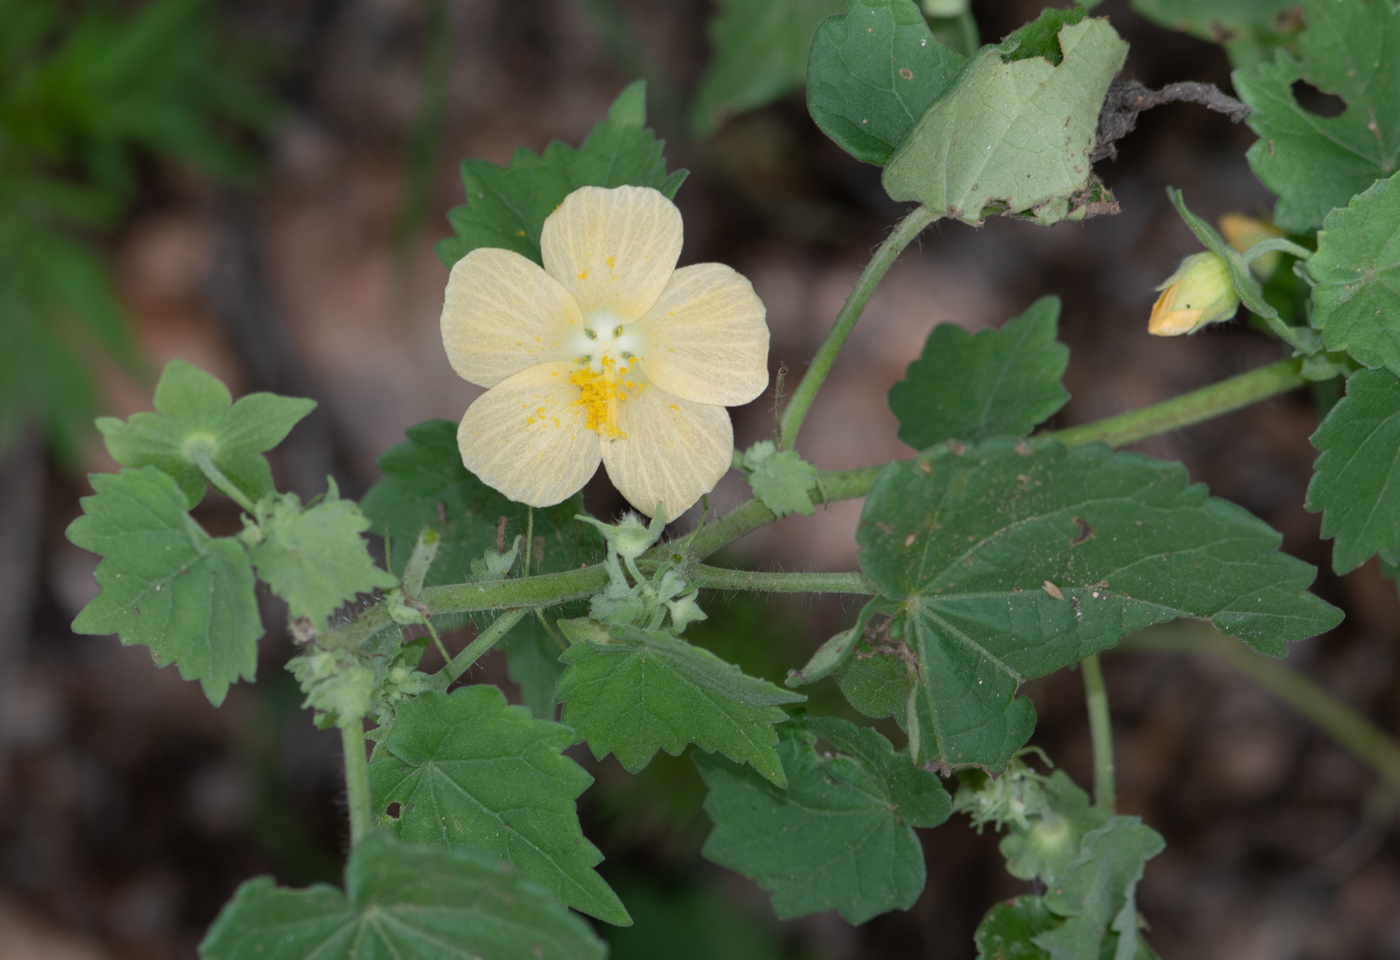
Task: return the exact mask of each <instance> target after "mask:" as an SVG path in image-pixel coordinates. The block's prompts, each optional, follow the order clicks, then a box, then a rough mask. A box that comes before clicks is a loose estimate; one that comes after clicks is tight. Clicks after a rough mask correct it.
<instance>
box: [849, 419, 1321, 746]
mask: <svg viewBox="0 0 1400 960" xmlns="http://www.w3.org/2000/svg"><path fill="white" fill-rule="evenodd" d="M856 538H857V542H858V543H859V545H860V564H861V567H862V569H864V571H865V573H866V575H867V576H868V577H869V578H870V580H871V582H872V583H873V584H874V585H875V586H876V588H877V589H878V590H879V591H880V594H881V596H882V597H883V598H884V600H885V601H886V602H888V603H891V604H898V605H899V613H898V615H897V616H896V617H895V618H894V620H893V621H892V622H891V623H890V624H889V625H888V627H887V628H886V630H885V635H884V637H883V639H880V641H879V642H880V643H881V644H883V646H882V649H881V651H872V652H884V653H887V654H889V655H888V656H884V657H874V658H868V659H862V658H861V653H862V652H863V651H858V652H857V655H856V656H855V657H853V658H852V659H851V660H850V661H848V662H847V665H846V668H845V669H846V670H848V671H849V670H851V669H857V670H862V669H868V667H866V666H865V665H866V664H868V663H869V660H870V659H884V660H887V661H891V660H897V661H898V663H897V664H896V665H895V666H896V668H895V669H893V670H892V671H891V672H890V674H889V677H888V682H889V683H891V684H903V689H904V690H905V691H908V690H909V686H908V685H909V683H910V680H909V679H908V677H909V676H910V673H911V670H910V666H911V665H912V667H913V668H914V669H913V671H912V672H913V673H914V674H915V675H917V677H918V678H919V684H918V686H917V688H915V689H916V691H917V692H916V694H915V697H914V699H913V700H912V701H910V711H909V714H908V715H915V716H917V717H918V718H919V728H920V733H921V742H922V749H923V751H924V752H925V753H927V754H928V756H929V757H931V758H932V759H933V760H935V761H937V762H940V763H945V764H949V765H962V764H981V765H984V766H986V767H987V768H989V769H992V770H999V769H1000V768H1001V767H1003V766H1005V764H1006V762H1007V760H1008V758H1009V757H1010V756H1011V754H1012V753H1014V752H1015V751H1016V749H1017V748H1019V747H1020V746H1021V745H1022V744H1023V743H1025V741H1026V738H1027V737H1028V736H1029V735H1030V732H1031V730H1032V729H1033V727H1034V725H1035V710H1034V708H1033V707H1032V706H1031V703H1030V701H1029V700H1026V699H1024V698H1015V692H1016V688H1017V687H1018V686H1019V685H1020V684H1021V683H1022V682H1023V681H1025V680H1028V679H1031V678H1033V677H1039V676H1044V675H1045V674H1047V673H1050V672H1051V671H1054V670H1057V669H1059V668H1060V667H1064V666H1068V665H1069V664H1072V663H1074V662H1076V661H1078V660H1080V659H1082V658H1083V657H1086V656H1088V655H1089V654H1091V653H1095V652H1097V651H1099V650H1103V649H1105V648H1107V647H1111V646H1113V645H1114V644H1115V643H1117V642H1118V639H1119V638H1120V637H1121V636H1123V634H1125V633H1128V632H1130V631H1133V630H1136V629H1139V628H1141V627H1145V626H1148V625H1150V624H1154V623H1162V622H1164V621H1169V620H1174V619H1177V618H1179V617H1200V618H1203V619H1209V620H1211V621H1212V622H1213V623H1214V624H1215V625H1216V626H1217V627H1219V628H1220V629H1221V630H1223V631H1225V632H1226V633H1230V634H1233V635H1235V636H1237V637H1239V638H1240V639H1241V640H1244V641H1245V642H1246V643H1248V644H1250V645H1251V646H1253V647H1254V648H1255V649H1256V650H1259V651H1261V652H1263V653H1268V654H1271V655H1273V656H1282V655H1283V654H1284V652H1285V645H1286V643H1287V642H1288V641H1290V640H1301V639H1303V638H1305V637H1310V636H1314V635H1316V634H1319V633H1322V632H1324V631H1326V630H1330V629H1331V628H1332V627H1334V626H1336V625H1337V624H1338V623H1339V622H1340V621H1341V616H1342V615H1341V611H1339V610H1337V609H1336V608H1334V607H1332V606H1330V605H1328V604H1326V603H1324V602H1323V601H1322V600H1320V599H1318V598H1317V597H1315V596H1313V595H1312V594H1309V593H1306V592H1305V591H1306V590H1307V588H1308V585H1309V584H1311V583H1312V581H1313V577H1314V575H1315V573H1316V571H1315V570H1314V569H1313V568H1312V567H1310V566H1308V565H1307V564H1305V563H1302V562H1301V561H1299V560H1295V559H1293V558H1292V557H1289V556H1286V555H1284V554H1281V553H1278V552H1277V550H1278V545H1279V541H1280V539H1281V538H1280V537H1279V535H1278V534H1277V533H1275V532H1274V531H1273V530H1271V529H1270V528H1269V527H1268V526H1267V525H1265V524H1264V523H1262V522H1261V521H1259V520H1258V519H1257V518H1255V517H1254V516H1252V515H1250V514H1249V513H1248V512H1247V511H1245V510H1244V509H1242V508H1241V507H1238V506H1236V505H1235V504H1233V503H1230V502H1228V501H1225V500H1217V499H1212V498H1211V497H1210V496H1209V495H1208V493H1207V492H1206V489H1205V487H1204V486H1201V485H1199V484H1196V485H1188V484H1187V481H1186V471H1185V469H1184V468H1183V467H1182V466H1181V465H1180V464H1176V463H1164V462H1161V461H1157V460H1152V459H1149V458H1147V457H1143V456H1138V455H1136V454H1129V453H1114V452H1113V451H1111V450H1109V449H1108V448H1107V447H1105V446H1102V445H1094V446H1088V447H1081V448H1079V449H1076V450H1066V449H1065V448H1064V447H1062V446H1061V445H1059V444H1058V443H1056V442H1054V441H1051V440H1020V441H1012V440H1009V439H1007V440H988V441H985V442H984V443H982V444H981V445H980V446H977V447H959V448H957V449H952V448H950V447H948V446H938V447H934V448H932V449H930V450H926V451H924V452H923V453H921V454H919V455H918V456H917V457H915V458H914V459H912V460H904V461H896V462H895V463H892V464H890V465H889V466H887V467H886V468H885V469H884V470H883V471H882V472H881V474H880V477H879V478H878V479H877V480H876V481H875V484H874V486H873V487H872V488H871V490H870V494H869V496H868V497H867V499H866V502H865V508H864V510H863V512H862V514H861V521H860V527H859V529H858V531H857V534H856ZM873 699H874V700H876V701H877V702H878V705H879V706H880V707H882V708H888V707H889V706H890V705H891V703H892V702H893V701H895V700H897V699H900V698H899V696H898V693H897V692H893V691H889V692H884V693H881V694H880V695H879V696H878V697H876V698H873ZM870 705H871V704H869V703H867V706H870ZM886 712H895V713H896V716H900V717H901V719H903V718H904V716H906V715H907V714H905V712H904V711H890V710H886Z"/></svg>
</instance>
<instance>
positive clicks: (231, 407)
mask: <svg viewBox="0 0 1400 960" xmlns="http://www.w3.org/2000/svg"><path fill="white" fill-rule="evenodd" d="M315 407H316V402H315V401H314V400H299V399H295V398H292V397H279V396H277V395H275V394H271V393H251V394H249V395H248V396H246V397H243V398H241V399H240V400H239V401H238V402H237V403H231V398H230V396H229V392H228V388H227V387H225V386H224V385H223V384H222V383H220V382H219V380H218V378H217V377H213V376H211V375H210V374H207V373H205V372H204V371H203V370H200V369H199V368H198V367H195V366H192V365H191V364H188V363H186V362H185V361H183V360H171V361H170V362H169V363H168V364H166V365H165V372H164V373H162V374H161V377H160V383H159V384H157V386H156V395H155V408H156V410H157V411H158V412H156V413H136V414H132V416H131V419H130V420H127V421H126V422H125V423H123V422H122V421H121V420H118V419H117V418H115V417H102V418H100V419H99V420H98V421H97V427H98V429H99V430H101V431H102V434H103V437H104V438H105V439H106V441H107V451H108V452H109V453H110V454H111V455H112V459H113V460H115V461H117V463H120V464H121V465H123V466H126V467H145V466H153V467H157V468H159V469H160V470H162V471H164V472H165V473H168V474H170V476H172V477H174V478H175V482H176V483H178V484H179V485H180V489H181V490H183V491H184V493H185V497H186V498H187V499H188V500H189V502H190V505H191V506H194V505H195V504H197V503H199V501H200V500H201V499H203V497H204V489H205V479H204V474H203V473H202V472H201V471H200V469H199V466H198V464H197V463H196V462H195V459H194V451H195V449H197V448H199V449H203V450H205V451H207V452H208V454H209V458H210V460H211V461H212V462H213V464H214V466H215V467H218V468H219V470H220V471H222V472H223V474H224V475H225V476H226V477H228V478H229V479H230V480H232V481H233V483H234V485H235V486H237V487H238V489H239V490H241V491H242V492H243V493H244V494H245V495H246V496H247V497H248V499H250V500H260V499H262V498H263V497H265V496H267V495H268V494H270V493H272V492H273V487H272V471H271V470H270V469H269V468H268V465H267V458H265V457H264V456H263V455H262V454H263V452H264V451H267V450H271V449H272V448H273V447H275V446H277V444H279V443H281V442H282V441H283V440H284V439H285V438H286V436H287V434H288V433H289V432H291V429H292V427H294V426H296V424H297V422H298V421H299V420H301V419H302V418H303V417H305V416H306V415H307V414H308V413H310V412H311V411H312V410H314V409H315Z"/></svg>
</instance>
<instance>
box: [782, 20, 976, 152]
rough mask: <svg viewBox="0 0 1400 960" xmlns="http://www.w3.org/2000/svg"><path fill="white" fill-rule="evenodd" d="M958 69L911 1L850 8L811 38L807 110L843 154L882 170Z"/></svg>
mask: <svg viewBox="0 0 1400 960" xmlns="http://www.w3.org/2000/svg"><path fill="white" fill-rule="evenodd" d="M963 61H964V57H962V55H960V54H958V53H955V52H953V51H952V50H949V49H948V48H947V47H945V46H943V44H941V43H939V42H938V41H937V40H936V39H934V36H933V32H932V31H930V30H929V27H928V22H927V21H926V20H925V19H924V15H923V13H922V12H921V11H920V10H919V8H918V6H917V5H916V4H915V3H914V2H913V0H850V3H849V4H848V5H847V7H846V13H845V14H844V15H843V16H839V17H830V18H828V19H826V20H824V21H822V23H821V25H820V26H819V27H817V32H816V36H815V37H813V38H812V52H811V56H810V57H809V58H808V60H807V110H808V112H810V113H811V114H812V119H813V120H814V121H816V124H817V126H818V127H820V128H821V130H822V132H823V133H825V134H826V135H827V136H828V137H830V138H831V139H833V140H835V141H836V143H837V144H838V145H839V146H840V147H841V149H843V150H845V151H846V152H847V153H849V154H850V155H851V156H853V157H855V158H856V159H857V160H863V161H865V162H866V163H874V164H879V165H881V166H883V165H884V164H885V163H888V162H889V159H890V157H891V156H892V155H893V154H894V152H895V151H896V150H897V149H899V145H900V144H901V143H903V142H904V139H905V138H906V137H907V136H909V131H911V130H913V129H914V124H916V123H918V121H919V117H921V116H923V113H924V111H925V110H927V109H928V106H929V104H931V103H933V102H934V101H935V100H937V99H938V98H939V97H940V96H942V95H943V94H944V93H945V92H946V91H947V90H948V88H949V87H950V86H952V84H953V81H954V80H955V79H956V78H957V74H958V71H959V70H960V69H961V68H962V65H963Z"/></svg>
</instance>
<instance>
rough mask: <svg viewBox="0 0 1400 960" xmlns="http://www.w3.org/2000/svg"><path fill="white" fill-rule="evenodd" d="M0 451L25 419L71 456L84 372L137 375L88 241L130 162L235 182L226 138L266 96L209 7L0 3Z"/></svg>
mask: <svg viewBox="0 0 1400 960" xmlns="http://www.w3.org/2000/svg"><path fill="white" fill-rule="evenodd" d="M0 25H3V27H0V329H3V331H4V334H5V338H4V339H5V350H4V351H3V352H0V450H3V449H5V448H6V447H7V446H8V445H9V443H10V442H11V441H12V440H13V438H14V436H15V435H16V433H17V431H18V430H19V429H21V428H22V427H23V426H24V425H25V424H27V423H30V422H37V423H39V424H41V425H42V428H43V431H44V434H45V436H46V438H47V441H48V443H49V445H50V448H51V449H52V450H53V451H54V452H55V453H56V454H57V455H58V456H59V457H60V458H61V459H64V460H67V461H70V462H71V461H72V460H73V458H74V457H75V456H76V454H77V452H78V449H79V445H80V443H81V440H82V437H83V436H84V435H85V434H86V433H87V432H88V431H89V430H90V429H91V427H90V424H91V422H92V417H93V414H94V413H95V412H96V408H97V406H98V399H97V388H96V385H95V379H94V364H95V363H96V362H98V361H100V360H101V359H103V358H109V357H110V358H115V359H116V360H117V361H118V362H120V363H121V364H122V365H123V366H125V367H126V368H127V369H128V370H130V371H133V372H135V371H137V370H138V369H139V367H138V364H137V361H136V355H135V351H134V349H133V345H132V342H131V339H130V336H129V333H128V330H127V327H126V323H125V321H124V318H123V313H122V308H121V305H120V304H119V303H118V301H117V298H116V296H115V294H114V292H113V290H112V286H111V282H110V279H109V276H108V270H107V266H106V262H105V257H104V254H103V251H102V248H101V239H102V236H103V234H104V232H105V231H109V230H111V229H112V228H113V227H115V226H116V225H117V224H119V223H120V221H121V220H122V218H123V217H124V216H125V215H126V214H127V213H128V212H129V210H130V209H131V206H132V203H133V200H134V199H135V197H136V195H137V191H138V188H139V186H140V182H141V178H142V171H143V164H147V163H149V162H150V161H151V160H152V159H157V158H159V159H169V160H173V161H176V162H179V163H183V164H187V165H189V166H191V167H194V168H196V169H198V170H200V171H202V172H204V173H206V174H208V175H210V176H212V177H215V178H218V179H221V180H225V181H237V180H239V179H243V178H246V177H248V176H249V175H250V174H251V173H252V172H253V170H254V168H255V155H254V154H253V152H252V151H251V150H250V149H248V147H247V146H246V145H245V143H244V142H243V141H242V140H241V139H240V136H239V134H240V133H246V132H247V131H250V130H254V129H257V128H258V127H260V126H262V125H264V124H265V123H266V121H267V120H268V119H269V118H270V116H271V115H272V113H273V107H274V105H273V101H272V100H271V99H270V97H269V96H268V95H266V94H265V93H264V92H263V91H262V90H260V89H259V87H258V86H257V85H256V84H255V82H254V80H253V77H252V75H253V73H254V68H253V66H252V64H251V62H250V61H249V60H248V58H247V57H246V55H241V54H239V53H236V52H235V51H233V50H232V49H231V48H230V45H229V44H228V42H227V41H226V39H225V38H224V36H223V35H221V32H220V31H219V29H218V25H217V18H216V16H215V10H214V5H213V3H212V0H151V2H148V3H145V4H144V5H142V6H140V7H139V8H138V9H136V10H135V11H134V12H131V11H124V10H122V9H121V8H119V7H118V6H117V5H116V4H113V3H106V2H99V0H78V2H62V0H0Z"/></svg>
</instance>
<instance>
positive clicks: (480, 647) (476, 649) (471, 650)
mask: <svg viewBox="0 0 1400 960" xmlns="http://www.w3.org/2000/svg"><path fill="white" fill-rule="evenodd" d="M529 612H530V611H529V609H528V608H525V607H522V608H519V609H516V610H507V611H506V612H505V613H503V614H501V615H500V616H499V617H497V618H496V619H495V621H494V622H493V623H492V624H491V626H489V627H487V628H486V629H484V630H482V631H481V632H480V633H478V634H477V635H476V639H475V640H473V641H472V642H471V643H469V644H467V645H466V646H465V647H463V648H462V652H461V653H459V654H457V656H455V657H453V658H452V659H451V660H449V661H448V663H447V666H445V667H443V668H442V669H443V671H444V672H445V673H446V674H447V676H448V677H449V678H450V679H452V680H456V679H457V678H458V677H460V676H461V675H462V674H464V673H466V672H467V671H468V670H469V669H471V665H472V664H474V663H476V662H477V661H478V660H480V659H481V658H482V656H483V655H485V653H486V651H488V650H490V649H491V648H492V647H494V646H495V645H496V644H497V643H499V642H500V640H501V638H502V637H504V636H505V635H506V634H507V633H509V632H510V628H511V627H513V626H515V625H516V624H517V623H519V622H520V619H521V618H522V617H523V616H525V614H527V613H529Z"/></svg>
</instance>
